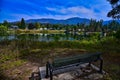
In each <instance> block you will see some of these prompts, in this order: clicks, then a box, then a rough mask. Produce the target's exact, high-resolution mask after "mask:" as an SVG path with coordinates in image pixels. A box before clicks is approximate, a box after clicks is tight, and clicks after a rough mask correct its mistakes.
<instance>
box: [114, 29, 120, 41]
mask: <svg viewBox="0 0 120 80" xmlns="http://www.w3.org/2000/svg"><path fill="white" fill-rule="evenodd" d="M115 37H116V38H117V39H120V29H119V30H118V31H117V32H116V34H115Z"/></svg>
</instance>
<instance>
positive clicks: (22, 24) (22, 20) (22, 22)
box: [19, 18, 26, 29]
mask: <svg viewBox="0 0 120 80" xmlns="http://www.w3.org/2000/svg"><path fill="white" fill-rule="evenodd" d="M19 28H20V29H25V28H26V24H25V20H24V18H22V19H21V22H20V27H19Z"/></svg>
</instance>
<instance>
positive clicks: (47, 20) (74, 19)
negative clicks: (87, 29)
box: [13, 17, 120, 24]
mask: <svg viewBox="0 0 120 80" xmlns="http://www.w3.org/2000/svg"><path fill="white" fill-rule="evenodd" d="M111 21H112V20H108V21H104V22H103V24H108V23H110V22H111ZM116 21H117V22H119V23H120V20H116ZM17 22H18V21H17ZM25 22H26V23H35V22H39V23H50V24H77V23H86V24H89V23H90V19H86V18H79V17H72V18H68V19H65V20H57V19H51V18H41V19H29V20H25ZM13 23H16V22H13Z"/></svg>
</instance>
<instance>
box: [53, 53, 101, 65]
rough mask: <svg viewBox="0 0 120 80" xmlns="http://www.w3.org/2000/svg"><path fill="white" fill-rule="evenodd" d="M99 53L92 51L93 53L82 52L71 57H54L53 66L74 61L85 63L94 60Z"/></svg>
mask: <svg viewBox="0 0 120 80" xmlns="http://www.w3.org/2000/svg"><path fill="white" fill-rule="evenodd" d="M99 56H100V53H98V54H97V53H94V54H92V53H91V54H82V55H77V56H73V57H67V58H61V59H55V60H54V61H53V63H52V66H53V67H61V66H65V65H69V64H75V63H81V62H82V63H86V62H91V61H95V60H97V59H98V58H99Z"/></svg>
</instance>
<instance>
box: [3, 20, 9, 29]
mask: <svg viewBox="0 0 120 80" xmlns="http://www.w3.org/2000/svg"><path fill="white" fill-rule="evenodd" d="M3 25H4V26H6V27H7V28H8V27H10V24H9V22H8V21H7V20H5V21H4V22H3Z"/></svg>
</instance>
